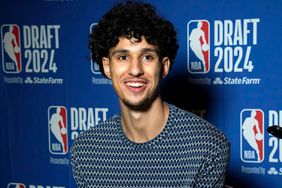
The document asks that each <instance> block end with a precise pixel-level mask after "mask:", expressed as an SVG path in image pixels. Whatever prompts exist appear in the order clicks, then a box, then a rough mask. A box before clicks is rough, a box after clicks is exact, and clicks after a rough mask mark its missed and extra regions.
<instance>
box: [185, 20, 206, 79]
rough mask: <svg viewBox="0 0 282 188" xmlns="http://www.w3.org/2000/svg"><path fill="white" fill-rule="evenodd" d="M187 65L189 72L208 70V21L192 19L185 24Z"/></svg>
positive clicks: (200, 72)
mask: <svg viewBox="0 0 282 188" xmlns="http://www.w3.org/2000/svg"><path fill="white" fill-rule="evenodd" d="M187 67H188V71H189V72H190V73H193V74H194V73H196V74H197V73H199V74H203V73H207V72H209V70H210V23H209V22H208V21H207V20H192V21H190V22H188V24H187Z"/></svg>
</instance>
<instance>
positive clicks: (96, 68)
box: [90, 23, 101, 74]
mask: <svg viewBox="0 0 282 188" xmlns="http://www.w3.org/2000/svg"><path fill="white" fill-rule="evenodd" d="M96 25H97V23H93V24H91V25H90V33H91V32H92V30H93V28H94V27H95V26H96ZM91 71H92V72H93V73H94V74H101V71H100V69H99V66H98V65H97V63H95V62H94V61H93V60H92V58H91Z"/></svg>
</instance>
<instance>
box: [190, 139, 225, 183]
mask: <svg viewBox="0 0 282 188" xmlns="http://www.w3.org/2000/svg"><path fill="white" fill-rule="evenodd" d="M229 158H230V144H229V143H228V142H224V143H223V144H222V147H220V148H217V149H216V150H214V149H212V150H211V152H209V153H208V154H207V156H206V157H205V160H204V161H203V163H202V165H201V168H200V170H199V172H198V174H197V176H196V179H195V181H194V185H193V186H192V187H193V188H222V187H223V186H224V181H225V174H226V171H227V167H228V162H229Z"/></svg>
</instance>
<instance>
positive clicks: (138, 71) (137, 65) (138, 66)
mask: <svg viewBox="0 0 282 188" xmlns="http://www.w3.org/2000/svg"><path fill="white" fill-rule="evenodd" d="M129 74H130V75H132V76H140V75H143V74H144V70H143V65H142V62H141V61H140V60H139V59H137V58H134V59H132V61H131V62H130V67H129Z"/></svg>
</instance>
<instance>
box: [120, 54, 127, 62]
mask: <svg viewBox="0 0 282 188" xmlns="http://www.w3.org/2000/svg"><path fill="white" fill-rule="evenodd" d="M118 59H119V60H121V61H124V60H127V59H128V58H127V56H125V55H122V56H119V57H118Z"/></svg>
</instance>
